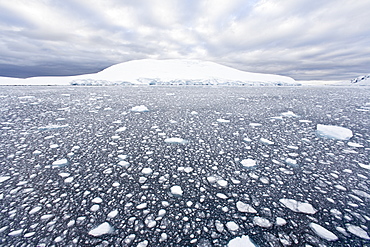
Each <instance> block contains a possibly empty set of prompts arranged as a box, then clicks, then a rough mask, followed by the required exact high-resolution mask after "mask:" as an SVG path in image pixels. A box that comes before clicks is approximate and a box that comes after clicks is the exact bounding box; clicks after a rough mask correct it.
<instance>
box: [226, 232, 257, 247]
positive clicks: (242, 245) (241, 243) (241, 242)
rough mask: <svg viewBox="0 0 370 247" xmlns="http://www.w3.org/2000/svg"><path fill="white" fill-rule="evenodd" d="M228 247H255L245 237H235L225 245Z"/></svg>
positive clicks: (247, 237)
mask: <svg viewBox="0 0 370 247" xmlns="http://www.w3.org/2000/svg"><path fill="white" fill-rule="evenodd" d="M227 246H228V247H256V246H257V245H255V244H254V243H253V242H252V240H251V239H250V238H249V236H247V235H243V236H241V237H236V238H234V239H231V240H230V242H229V243H228V244H227Z"/></svg>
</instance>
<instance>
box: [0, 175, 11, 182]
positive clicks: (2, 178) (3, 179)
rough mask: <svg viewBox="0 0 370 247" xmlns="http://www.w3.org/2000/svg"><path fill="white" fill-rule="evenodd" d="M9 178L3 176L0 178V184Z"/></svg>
mask: <svg viewBox="0 0 370 247" xmlns="http://www.w3.org/2000/svg"><path fill="white" fill-rule="evenodd" d="M9 178H10V177H9V176H3V177H0V183H2V182H4V181H6V180H8V179H9Z"/></svg>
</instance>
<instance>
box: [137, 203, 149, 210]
mask: <svg viewBox="0 0 370 247" xmlns="http://www.w3.org/2000/svg"><path fill="white" fill-rule="evenodd" d="M147 207H148V203H146V202H144V203H141V204H139V205H137V206H136V209H145V208H147Z"/></svg>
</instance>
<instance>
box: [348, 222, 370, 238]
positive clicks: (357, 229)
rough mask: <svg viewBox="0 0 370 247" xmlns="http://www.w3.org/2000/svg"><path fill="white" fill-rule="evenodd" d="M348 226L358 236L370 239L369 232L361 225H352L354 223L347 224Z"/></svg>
mask: <svg viewBox="0 0 370 247" xmlns="http://www.w3.org/2000/svg"><path fill="white" fill-rule="evenodd" d="M346 228H347V230H348V231H349V232H350V233H352V234H354V235H356V236H357V237H360V238H363V239H366V240H370V237H369V235H368V234H367V232H366V231H365V230H364V229H362V228H361V227H359V226H355V225H352V224H346Z"/></svg>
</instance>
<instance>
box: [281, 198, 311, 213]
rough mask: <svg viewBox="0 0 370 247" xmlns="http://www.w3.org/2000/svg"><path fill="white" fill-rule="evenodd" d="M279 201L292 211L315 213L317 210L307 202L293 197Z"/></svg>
mask: <svg viewBox="0 0 370 247" xmlns="http://www.w3.org/2000/svg"><path fill="white" fill-rule="evenodd" d="M279 201H280V203H281V204H283V205H284V206H285V207H287V208H289V209H290V210H292V211H293V212H297V213H305V214H315V213H316V212H317V210H316V209H315V208H314V207H313V206H312V205H311V204H309V203H307V202H299V201H296V200H294V199H280V200H279Z"/></svg>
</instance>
